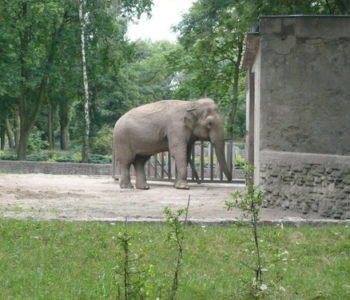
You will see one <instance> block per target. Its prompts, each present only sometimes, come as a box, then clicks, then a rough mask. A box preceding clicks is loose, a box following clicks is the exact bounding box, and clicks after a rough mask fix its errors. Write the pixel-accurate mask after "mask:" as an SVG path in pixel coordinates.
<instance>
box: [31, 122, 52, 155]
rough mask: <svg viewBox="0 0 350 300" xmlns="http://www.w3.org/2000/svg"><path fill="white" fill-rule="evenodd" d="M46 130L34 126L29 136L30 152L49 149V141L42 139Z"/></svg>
mask: <svg viewBox="0 0 350 300" xmlns="http://www.w3.org/2000/svg"><path fill="white" fill-rule="evenodd" d="M43 134H44V132H43V131H41V130H39V129H38V128H36V127H34V128H33V130H32V131H31V133H30V135H29V138H28V145H27V151H28V153H29V154H30V153H33V152H40V150H44V149H47V148H48V146H49V143H48V142H47V141H45V140H43V139H42V136H43Z"/></svg>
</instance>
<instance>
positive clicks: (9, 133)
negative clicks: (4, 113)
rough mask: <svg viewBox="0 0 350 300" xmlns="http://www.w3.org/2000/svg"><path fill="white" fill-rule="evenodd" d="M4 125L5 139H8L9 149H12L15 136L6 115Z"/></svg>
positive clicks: (14, 145)
mask: <svg viewBox="0 0 350 300" xmlns="http://www.w3.org/2000/svg"><path fill="white" fill-rule="evenodd" d="M5 126H6V134H7V139H8V141H9V147H10V149H14V148H15V147H16V144H15V136H14V133H13V130H12V128H11V124H10V121H9V119H8V117H6V119H5Z"/></svg>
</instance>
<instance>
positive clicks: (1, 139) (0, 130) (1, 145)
mask: <svg viewBox="0 0 350 300" xmlns="http://www.w3.org/2000/svg"><path fill="white" fill-rule="evenodd" d="M0 150H5V127H4V126H3V125H2V124H0Z"/></svg>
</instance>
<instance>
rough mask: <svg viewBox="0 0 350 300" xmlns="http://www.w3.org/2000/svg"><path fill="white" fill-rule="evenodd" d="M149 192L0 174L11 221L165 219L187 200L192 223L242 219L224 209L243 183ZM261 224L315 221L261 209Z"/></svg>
mask: <svg viewBox="0 0 350 300" xmlns="http://www.w3.org/2000/svg"><path fill="white" fill-rule="evenodd" d="M150 186H151V189H150V190H147V191H142V190H136V189H131V190H130V189H120V188H119V184H118V183H117V182H116V181H114V180H113V179H112V178H111V177H108V176H83V175H47V174H22V175H0V214H1V215H2V216H3V217H9V218H19V219H23V218H34V219H40V220H54V219H58V220H88V221H92V220H95V221H124V220H125V218H126V217H127V219H128V220H129V221H150V222H152V221H163V220H164V214H163V210H164V208H165V207H170V208H174V209H176V208H185V207H186V206H187V201H188V198H189V197H190V199H191V200H190V209H189V220H191V221H192V222H203V223H210V222H216V223H220V222H228V221H235V220H240V219H241V218H242V212H241V211H240V210H239V209H234V210H233V211H227V209H226V208H225V201H226V200H229V199H230V194H231V193H232V192H233V191H235V190H237V189H238V190H243V189H244V186H243V185H237V184H236V185H235V184H208V183H205V184H200V185H198V184H196V183H192V184H191V185H190V186H191V189H190V190H176V189H174V188H173V186H172V183H169V182H150ZM261 219H262V221H267V222H269V221H272V222H277V223H278V222H293V221H299V222H303V221H307V220H311V219H312V220H316V219H319V216H317V215H302V214H299V213H296V212H292V211H290V210H280V209H267V208H264V209H262V212H261Z"/></svg>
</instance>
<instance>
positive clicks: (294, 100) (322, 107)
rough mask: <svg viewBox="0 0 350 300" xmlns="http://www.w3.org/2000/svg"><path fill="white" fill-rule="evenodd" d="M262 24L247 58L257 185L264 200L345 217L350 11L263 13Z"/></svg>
mask: <svg viewBox="0 0 350 300" xmlns="http://www.w3.org/2000/svg"><path fill="white" fill-rule="evenodd" d="M259 30H260V32H259V33H258V35H259V47H256V51H255V53H254V57H253V58H252V51H251V49H250V53H248V58H247V59H246V61H247V63H246V67H247V68H249V69H251V70H252V71H253V72H254V73H255V93H256V96H255V105H256V108H255V109H256V111H255V120H254V121H255V130H256V131H258V132H255V141H254V143H255V145H254V152H255V167H256V169H255V183H256V184H260V185H261V186H262V187H263V189H264V190H265V191H266V193H267V204H268V205H269V206H281V207H284V208H286V209H294V210H299V211H303V212H304V213H308V212H310V211H313V212H318V213H319V214H320V215H322V216H325V217H333V218H342V219H347V218H350V17H341V16H339V17H337V16H332V17H328V16H324V17H321V16H300V17H295V16H294V17H291V16H287V17H263V18H261V22H260V28H259ZM255 35H256V34H255ZM248 48H249V47H248ZM251 48H252V47H251Z"/></svg>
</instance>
